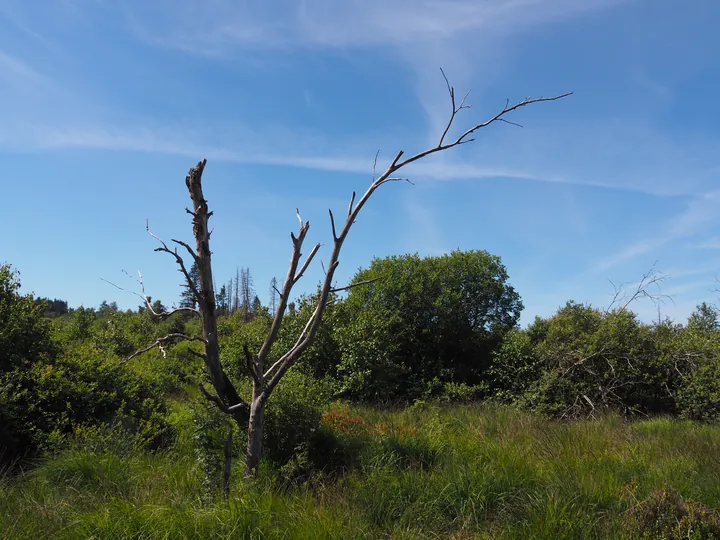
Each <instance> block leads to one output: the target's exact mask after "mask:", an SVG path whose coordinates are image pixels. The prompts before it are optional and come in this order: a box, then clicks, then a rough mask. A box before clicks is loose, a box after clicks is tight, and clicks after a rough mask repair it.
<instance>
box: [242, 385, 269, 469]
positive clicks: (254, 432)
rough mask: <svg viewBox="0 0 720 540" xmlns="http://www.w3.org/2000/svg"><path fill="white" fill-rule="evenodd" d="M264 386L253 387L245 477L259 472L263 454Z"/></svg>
mask: <svg viewBox="0 0 720 540" xmlns="http://www.w3.org/2000/svg"><path fill="white" fill-rule="evenodd" d="M262 393H263V388H262V385H255V384H254V385H253V395H252V401H251V402H250V421H249V422H248V443H247V452H246V455H245V477H246V478H248V477H252V476H254V475H255V473H256V472H257V468H258V465H259V464H260V456H261V454H262V439H263V430H264V428H265V400H264V399H262Z"/></svg>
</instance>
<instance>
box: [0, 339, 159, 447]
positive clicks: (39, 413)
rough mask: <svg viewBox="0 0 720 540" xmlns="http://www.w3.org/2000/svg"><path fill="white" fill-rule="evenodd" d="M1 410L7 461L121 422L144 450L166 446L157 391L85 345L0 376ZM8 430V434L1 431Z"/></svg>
mask: <svg viewBox="0 0 720 540" xmlns="http://www.w3.org/2000/svg"><path fill="white" fill-rule="evenodd" d="M0 404H2V411H3V414H2V415H3V416H4V417H5V420H6V421H7V424H6V423H5V422H3V425H6V426H10V428H9V431H10V432H11V435H12V440H13V441H16V442H15V445H14V447H13V448H10V449H7V448H6V452H7V455H6V459H8V458H17V457H21V456H23V455H27V454H33V453H35V452H36V451H37V450H38V449H40V448H42V447H46V448H47V447H52V446H53V444H54V443H55V442H56V441H57V440H58V439H62V437H63V436H66V435H71V434H72V433H73V432H74V430H76V429H77V428H78V427H81V426H91V425H98V424H101V423H107V422H110V421H113V420H121V421H122V425H123V426H124V427H125V429H126V431H127V432H128V433H129V434H132V435H134V436H137V437H138V439H139V440H141V441H142V442H143V443H144V444H145V445H146V446H147V447H150V448H154V447H157V446H161V445H163V444H165V442H167V437H168V436H169V433H168V430H167V429H166V425H165V423H164V420H163V413H164V406H163V403H162V396H161V395H160V392H159V389H158V388H157V387H156V385H154V384H153V383H152V381H148V380H146V379H145V378H143V377H142V376H141V375H140V374H138V373H135V372H134V371H133V370H130V369H128V368H127V367H126V366H125V365H124V363H122V361H121V360H119V359H118V358H117V357H114V356H105V355H104V353H102V352H101V351H98V350H97V349H95V348H94V347H92V346H91V345H88V344H83V345H79V346H77V347H75V348H74V349H73V350H72V351H70V352H68V353H66V354H65V355H63V356H60V357H59V358H58V359H57V360H55V361H54V362H49V361H45V362H35V363H33V364H31V365H30V366H28V367H27V368H26V369H23V370H19V369H18V370H14V371H11V372H8V373H5V374H3V375H2V376H0ZM6 429H8V428H6Z"/></svg>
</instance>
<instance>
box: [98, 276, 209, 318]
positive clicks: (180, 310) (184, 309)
mask: <svg viewBox="0 0 720 540" xmlns="http://www.w3.org/2000/svg"><path fill="white" fill-rule="evenodd" d="M125 273H126V274H127V272H125ZM138 274H139V275H140V278H139V279H138V280H136V281H137V282H138V283H140V288H141V290H142V294H138V293H136V292H135V291H128V290H126V289H123V288H122V287H120V285H116V284H115V283H113V282H112V281H108V280H107V279H105V278H100V280H101V281H104V282H105V283H107V284H109V285H112V286H113V287H115V288H116V289H118V290H121V291H123V292H129V293H130V294H134V295H135V296H137V297H138V298H140V299H141V300H142V301H143V303H144V304H145V306H146V307H147V310H148V311H149V312H150V314H151V315H152V316H153V317H157V318H159V319H161V320H163V319H167V318H168V317H170V316H171V315H174V314H175V313H191V314H193V315H200V312H199V311H198V310H197V309H195V308H191V307H179V308H174V309H172V310H171V311H163V312H161V313H158V312H157V311H155V310H154V309H153V307H152V304H150V301H149V299H148V297H147V296H146V295H145V285H144V284H143V282H142V274H140V271H138ZM129 275H130V274H128V276H129Z"/></svg>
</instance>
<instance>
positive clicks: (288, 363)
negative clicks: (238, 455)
mask: <svg viewBox="0 0 720 540" xmlns="http://www.w3.org/2000/svg"><path fill="white" fill-rule="evenodd" d="M444 76H445V74H444V73H443V77H444ZM445 81H446V83H447V78H445ZM447 87H448V91H449V93H450V100H451V102H452V113H451V115H450V119H449V121H448V123H447V126H446V128H445V130H444V131H443V133H442V135H441V136H440V140H439V142H438V144H437V145H436V146H433V147H431V148H428V149H427V150H424V151H422V152H419V153H417V154H415V155H413V156H411V157H408V158H405V159H401V158H402V156H403V155H404V152H403V151H402V150H401V151H400V152H398V153H397V155H396V156H395V159H393V160H392V162H391V163H390V165H389V166H388V167H387V169H386V170H385V172H383V173H382V174H381V175H380V176H378V177H377V178H376V177H375V166H374V165H373V182H372V184H371V185H370V187H369V188H368V189H367V191H366V192H365V194H364V195H363V196H362V197H360V199H359V200H358V201H357V202H356V200H355V192H353V194H352V197H351V199H350V204H349V206H348V210H347V217H346V219H345V222H344V224H341V227H340V228H336V224H335V218H334V216H333V213H332V211H330V212H329V214H330V224H331V227H332V235H333V243H332V252H331V253H330V257H329V260H328V261H327V262H328V264H327V267H326V268H325V267H324V270H325V278H324V280H323V284H322V287H321V292H320V295H319V296H318V300H317V302H316V305H315V310H314V311H313V314H312V316H311V317H310V320H309V321H308V323H307V324H306V326H305V328H304V329H303V330H302V332H301V333H300V335H299V336H298V338H297V341H296V342H295V344H294V345H293V346H292V347H291V348H290V350H288V351H286V352H285V354H283V355H282V356H281V357H280V358H279V359H278V360H276V361H275V363H274V364H273V365H272V366H270V368H269V369H267V370H265V365H264V364H265V361H266V360H268V359H269V358H270V351H271V348H272V346H273V344H274V343H275V342H276V340H277V338H278V332H279V331H280V327H281V325H282V322H283V317H284V315H285V310H286V309H287V307H288V301H289V299H290V296H291V293H292V289H293V286H294V285H295V283H297V281H298V280H299V279H300V278H301V277H302V276H303V274H304V273H305V270H306V269H307V268H308V266H309V265H310V262H311V261H312V260H313V257H314V256H315V254H316V253H317V251H318V249H319V248H320V244H319V243H318V244H315V246H314V247H313V248H312V250H311V251H310V253H309V254H308V256H307V257H306V258H305V262H304V263H303V264H302V265H300V264H299V263H300V258H301V256H302V254H301V249H302V247H303V241H304V240H305V236H306V234H307V232H308V229H309V227H310V222H309V221H305V222H303V220H302V219H301V218H300V214H299V212H298V213H297V217H298V220H299V222H300V229H299V232H298V235H297V236H295V234H293V233H291V234H290V237H291V239H292V242H293V251H292V257H291V259H290V267H289V269H288V273H287V277H286V278H285V282H284V284H283V287H282V291H277V292H278V295H279V301H278V305H277V309H276V310H275V313H274V314H273V322H272V325H271V327H270V330H269V332H268V335H267V336H266V338H265V341H264V343H263V345H262V347H261V348H260V350H259V351H258V352H257V354H255V355H253V354H251V353H250V351H249V350H248V349H247V348H245V351H244V352H245V357H246V358H245V361H246V363H247V369H248V373H249V374H250V376H251V377H252V380H253V395H252V400H251V401H250V403H247V402H245V401H244V400H243V399H242V398H241V397H240V395H239V394H238V392H237V390H236V389H235V387H234V385H233V384H232V382H231V381H230V379H229V378H228V376H227V374H226V373H225V371H224V370H223V366H222V364H221V362H220V347H219V343H218V335H217V312H216V309H215V292H214V290H213V277H212V265H211V260H210V255H211V252H210V234H211V232H212V231H211V230H210V229H209V228H208V219H209V218H210V216H211V215H212V212H209V211H208V206H207V201H206V200H205V198H204V196H203V192H202V173H203V169H204V168H205V160H202V161H201V162H200V163H198V164H197V165H196V166H195V167H193V168H192V169H190V172H189V174H188V176H187V177H186V179H185V182H186V185H187V187H188V191H189V192H190V198H191V199H192V202H193V209H192V210H187V211H188V213H190V214H191V215H192V216H193V236H194V237H195V241H196V247H195V250H193V249H192V248H191V247H190V246H189V245H188V244H186V243H185V242H181V241H179V240H173V242H174V243H176V244H178V245H180V246H182V247H184V248H185V249H186V250H187V251H188V253H190V255H191V256H192V258H193V260H194V262H195V263H196V264H197V267H198V272H199V284H198V285H197V286H196V284H195V283H194V281H193V279H192V278H191V276H190V274H189V272H188V271H187V268H186V267H185V264H184V262H183V259H182V258H181V257H180V256H179V255H178V253H177V249H175V250H171V249H170V248H169V247H168V246H167V245H166V244H165V243H164V242H163V241H162V240H160V239H159V238H157V237H156V236H154V235H153V236H154V237H155V238H156V239H157V240H159V241H160V242H161V244H162V247H160V248H157V249H156V251H163V252H167V253H169V254H170V255H172V256H174V257H175V259H176V261H177V263H178V265H179V266H180V271H181V272H182V274H183V275H184V276H185V279H186V282H187V286H188V287H189V288H190V290H191V291H192V292H193V294H194V297H195V299H196V300H197V303H198V309H197V310H195V309H192V308H178V309H176V310H173V311H172V312H168V313H163V314H156V315H160V316H165V317H167V316H169V315H171V314H172V313H174V312H176V311H192V312H195V313H197V314H199V315H200V316H201V318H202V338H199V337H197V336H187V335H184V334H169V335H167V336H165V337H164V338H160V339H158V340H157V341H156V342H155V343H154V344H153V345H151V346H150V347H147V348H145V349H142V350H140V351H138V352H136V353H135V354H133V355H132V356H131V357H130V358H134V357H135V356H137V355H138V354H142V353H143V352H145V351H148V350H150V349H151V348H152V347H153V346H160V347H162V346H163V345H165V344H167V343H172V342H174V341H177V340H178V339H184V340H190V341H192V340H197V341H202V342H203V344H204V354H202V355H199V356H202V358H203V360H204V361H205V365H206V367H207V370H208V374H209V376H210V380H211V382H212V385H213V388H214V390H215V393H214V394H211V393H209V392H208V391H207V390H205V388H204V387H203V386H202V385H200V390H201V391H202V392H203V394H204V395H205V397H206V398H208V399H209V400H210V401H212V402H213V403H215V404H216V405H217V406H218V407H219V408H220V410H221V411H223V412H224V413H227V414H229V415H231V416H232V417H233V419H234V420H235V421H236V422H237V424H238V425H239V426H240V428H241V429H244V428H245V427H247V430H248V445H247V453H246V463H245V475H246V476H248V477H251V476H254V474H255V473H256V472H257V468H258V465H259V463H260V455H261V452H262V438H263V430H264V427H265V426H264V424H265V405H266V402H267V399H268V398H269V396H270V394H271V393H272V391H273V390H274V388H275V386H276V385H277V384H278V383H279V382H280V379H282V378H283V376H284V375H285V373H287V371H288V370H289V369H290V368H291V367H292V366H293V364H294V363H295V362H296V361H297V359H298V358H299V357H300V356H301V355H302V353H303V351H305V350H306V349H307V348H308V347H309V346H310V345H311V344H312V342H313V340H314V339H315V335H316V334H317V331H318V328H319V326H320V323H321V321H322V317H323V313H324V311H325V308H326V307H327V303H328V298H329V297H330V295H331V294H332V293H334V292H339V291H343V290H347V289H348V288H349V287H341V288H335V287H334V285H333V279H334V274H335V270H336V268H337V266H338V264H339V263H340V261H339V256H340V250H341V249H342V246H343V243H344V242H345V239H346V238H347V235H348V233H349V232H350V228H351V227H352V225H353V224H354V223H355V220H356V219H357V216H358V214H359V212H360V210H361V209H362V208H363V206H364V205H365V203H366V202H367V201H368V199H369V198H370V197H371V196H372V194H373V193H374V192H375V190H376V189H377V188H379V187H380V186H381V185H383V184H386V183H388V182H393V181H405V180H407V179H406V178H400V177H393V176H392V175H393V174H394V173H395V172H397V171H398V170H400V169H402V168H403V167H405V166H406V165H409V164H411V163H413V162H415V161H418V160H420V159H422V158H424V157H426V156H428V155H430V154H434V153H436V152H443V151H445V150H448V149H450V148H454V147H456V146H459V145H461V144H464V143H468V142H470V141H472V140H474V139H473V138H472V136H473V134H474V133H475V132H476V131H478V130H480V129H482V128H485V127H487V126H489V125H490V124H492V123H494V122H498V121H500V122H507V123H511V124H512V123H513V122H508V121H507V120H505V119H504V118H503V116H504V115H506V114H507V113H510V112H512V111H514V110H516V109H518V108H520V107H524V106H526V105H530V104H532V103H538V102H542V101H554V100H556V99H560V98H563V97H565V96H568V95H570V94H569V93H568V94H562V95H559V96H555V97H551V98H526V99H524V100H522V101H520V102H518V103H516V104H515V105H512V106H510V105H509V102H508V103H506V104H505V107H504V108H503V109H502V110H501V111H500V112H498V113H497V114H496V115H495V116H493V117H492V118H490V119H489V120H486V121H485V122H482V123H480V124H476V125H475V126H473V127H471V128H470V129H467V130H466V131H464V132H463V133H462V134H461V135H460V136H459V137H457V138H456V139H454V140H450V141H447V140H446V136H447V135H448V131H449V130H450V128H451V127H452V124H453V120H454V119H455V116H456V114H457V113H459V112H460V111H461V110H462V109H467V108H468V106H467V105H465V99H464V98H463V100H462V102H461V103H460V105H457V104H456V102H455V90H454V88H452V87H451V86H450V84H449V83H448V85H447ZM465 97H467V95H466V96H465ZM376 163H377V157H376ZM148 232H149V230H148ZM151 234H152V233H151ZM248 277H249V276H248ZM246 281H249V280H244V282H243V284H244V285H246V289H247V290H248V291H249V287H248V286H249V282H246ZM365 283H368V282H360V283H355V284H354V285H352V286H357V285H364V284H365ZM141 285H142V282H141ZM238 285H239V284H238V280H237V279H236V280H235V291H236V292H235V297H236V298H237V288H238ZM228 292H229V291H228ZM145 298H146V301H147V304H148V308H149V309H151V310H152V307H151V306H150V302H149V299H148V298H147V297H145ZM245 300H246V302H245V303H246V304H249V298H246V299H245ZM235 307H237V306H235ZM247 307H249V305H248V306H247ZM231 311H232V310H231ZM153 313H154V312H153ZM231 440H232V439H231V438H230V436H229V437H228V441H231ZM230 444H231V443H230V442H228V443H227V446H226V449H229V445H230ZM229 456H230V453H229V452H227V453H226V469H225V473H226V474H225V485H224V489H225V492H226V493H227V492H228V490H229V470H230V469H229V463H230V460H229Z"/></svg>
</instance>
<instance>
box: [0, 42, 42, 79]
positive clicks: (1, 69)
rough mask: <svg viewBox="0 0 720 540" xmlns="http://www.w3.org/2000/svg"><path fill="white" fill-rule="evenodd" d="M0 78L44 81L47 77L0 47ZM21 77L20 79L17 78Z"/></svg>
mask: <svg viewBox="0 0 720 540" xmlns="http://www.w3.org/2000/svg"><path fill="white" fill-rule="evenodd" d="M0 78H1V79H3V80H5V81H9V82H11V83H17V84H20V83H22V82H23V80H24V81H30V82H32V83H46V82H48V79H47V78H46V77H45V76H44V75H42V74H40V73H39V72H37V71H35V70H34V69H33V68H32V67H30V65H28V64H27V63H25V62H23V61H22V60H20V59H18V58H16V57H14V56H11V55H9V54H8V53H6V52H4V51H3V50H1V49H0ZM18 79H21V80H18Z"/></svg>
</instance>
